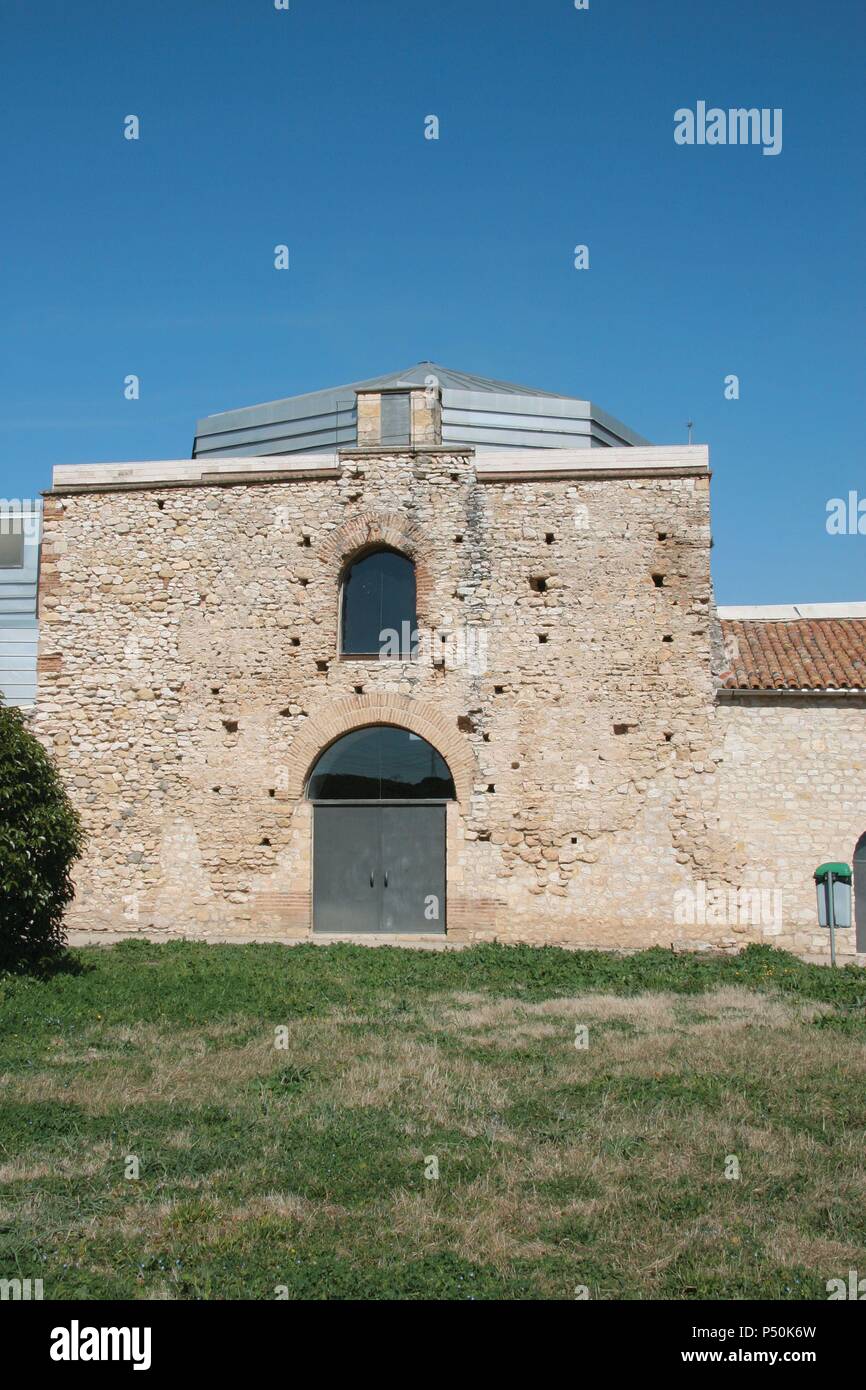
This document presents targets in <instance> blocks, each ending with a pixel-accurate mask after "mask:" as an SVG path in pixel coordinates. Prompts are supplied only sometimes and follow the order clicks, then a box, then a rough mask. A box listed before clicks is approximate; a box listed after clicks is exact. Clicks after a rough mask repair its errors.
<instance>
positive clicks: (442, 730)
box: [286, 693, 475, 810]
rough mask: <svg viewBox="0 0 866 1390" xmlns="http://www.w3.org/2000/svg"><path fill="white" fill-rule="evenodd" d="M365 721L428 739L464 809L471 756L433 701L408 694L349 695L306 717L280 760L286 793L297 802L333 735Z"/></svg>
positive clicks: (472, 768)
mask: <svg viewBox="0 0 866 1390" xmlns="http://www.w3.org/2000/svg"><path fill="white" fill-rule="evenodd" d="M369 724H394V725H396V726H397V727H398V728H400V729H408V730H409V732H410V733H412V734H418V735H419V737H420V738H424V739H426V740H427V742H428V743H432V745H433V747H434V748H435V749H436V750H437V752H439V753H441V754H442V757H443V758H444V759H445V761H446V763H447V764H448V766H449V768H450V770H451V776H452V777H453V778H454V790H455V791H456V793H457V801H458V802H459V804H460V805H461V806H462V807H463V808H464V810H465V809H467V808H468V805H469V799H470V797H471V795H472V784H473V781H474V776H475V760H474V757H473V755H472V752H471V750H470V748H469V745H468V744H467V743H466V741H465V739H464V737H463V736H462V735H461V734H460V733H458V731H457V728H456V726H455V725H454V724H453V723H450V722H449V720H448V719H447V718H446V716H445V715H443V714H441V713H440V711H439V710H438V709H437V708H436V706H435V705H429V704H426V703H425V702H424V701H421V700H413V699H410V697H409V696H408V695H377V694H373V693H371V694H369V695H354V696H350V697H347V698H346V699H343V700H334V701H333V702H332V703H331V704H329V705H327V706H325V707H324V708H323V709H320V710H319V711H318V712H317V713H316V714H314V715H311V716H310V718H309V719H308V720H307V722H306V724H305V725H304V727H303V729H302V730H301V732H300V733H299V734H298V736H297V737H296V739H295V741H294V743H293V744H292V746H291V748H290V749H289V755H288V758H287V761H286V772H287V786H286V790H287V792H288V795H289V797H290V798H291V799H292V800H294V801H299V800H300V799H301V797H302V796H303V795H304V788H305V787H306V783H307V777H308V776H309V773H310V771H311V770H312V767H313V764H314V763H315V762H316V759H317V758H318V757H319V755H320V754H321V753H323V752H324V750H325V749H326V748H328V747H329V746H330V745H331V744H332V743H333V742H334V741H335V740H336V739H338V738H341V737H342V735H343V734H348V733H351V731H352V730H353V729H363V728H364V727H365V726H367V725H369Z"/></svg>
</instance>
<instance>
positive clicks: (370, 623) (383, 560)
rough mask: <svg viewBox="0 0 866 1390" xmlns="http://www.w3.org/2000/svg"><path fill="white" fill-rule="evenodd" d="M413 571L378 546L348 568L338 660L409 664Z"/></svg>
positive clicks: (409, 564)
mask: <svg viewBox="0 0 866 1390" xmlns="http://www.w3.org/2000/svg"><path fill="white" fill-rule="evenodd" d="M415 604H416V597H415V566H414V564H413V563H412V561H411V560H410V559H409V558H408V556H406V555H401V553H400V551H399V550H391V549H388V548H387V547H384V546H382V547H380V548H379V549H377V550H370V551H367V552H366V554H364V555H360V556H359V557H358V558H357V559H356V560H354V561H353V562H352V564H350V565H349V567H348V568H347V570H346V572H345V574H344V576H343V583H342V587H341V593H340V655H341V656H356V657H364V656H366V657H375V658H376V659H377V660H378V659H380V658H384V659H388V658H389V657H390V658H391V659H396V660H400V661H410V660H411V657H412V644H413V641H415V640H416V639H415V637H414V633H415V629H416V626H417V621H418V619H417V614H416V611H415Z"/></svg>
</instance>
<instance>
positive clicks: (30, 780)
mask: <svg viewBox="0 0 866 1390" xmlns="http://www.w3.org/2000/svg"><path fill="white" fill-rule="evenodd" d="M81 848H82V834H81V825H80V823H79V820H78V815H77V813H76V811H75V809H74V808H73V806H72V803H71V802H70V800H69V798H68V797H67V795H66V792H65V790H64V788H63V784H62V782H61V781H60V778H59V776H58V774H57V771H56V769H55V767H54V764H53V763H52V761H51V759H50V758H49V756H48V754H47V753H46V751H45V749H44V748H43V747H42V744H41V743H40V742H39V741H38V739H36V738H34V737H33V735H32V734H31V733H30V732H29V731H28V730H27V728H26V727H25V724H24V720H23V717H22V715H21V712H20V710H17V709H9V708H7V707H6V706H4V705H0V970H15V969H20V968H22V967H32V966H34V965H38V964H39V962H40V961H43V960H44V959H45V958H46V957H51V956H56V955H58V954H59V953H60V952H61V951H62V950H63V948H64V945H65V933H64V930H63V911H64V908H65V907H66V905H67V903H69V902H70V901H71V900H72V897H73V888H72V881H71V879H70V874H69V871H70V869H71V867H72V865H73V864H74V862H75V860H76V859H77V858H78V856H79V855H80V853H81Z"/></svg>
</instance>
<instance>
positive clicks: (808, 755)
mask: <svg viewBox="0 0 866 1390" xmlns="http://www.w3.org/2000/svg"><path fill="white" fill-rule="evenodd" d="M718 719H719V725H720V730H721V734H722V744H723V749H724V760H723V762H722V765H721V769H720V785H719V827H720V832H721V833H723V834H728V835H730V836H731V837H732V838H733V839H735V840H736V841H737V842H738V846H737V847H738V850H739V852H740V853H741V854H742V856H743V857H744V858H745V859H746V860H747V862H748V875H749V880H750V882H751V883H756V884H762V885H766V886H768V887H770V888H771V889H772V890H774V891H775V892H776V893H777V894H778V900H777V902H778V906H779V908H780V912H779V913H778V914H776V913H774V914H773V916H774V918H777V920H773V921H770V922H765V923H762V924H761V927H760V933H757V932H752V933H751V935H752V936H755V937H759V939H764V940H767V941H769V942H770V943H771V944H773V945H781V946H785V947H787V948H788V949H789V950H792V951H796V952H798V953H799V954H804V955H824V954H826V953H827V952H828V951H829V933H828V932H827V931H826V930H823V931H822V930H821V929H820V928H819V927H818V925H817V907H816V901H815V886H814V883H813V881H812V874H813V871H814V870H815V869H816V868H817V866H818V865H819V864H822V863H826V862H828V861H834V860H841V861H843V862H845V863H848V864H850V863H851V862H852V859H853V856H854V847H855V845H856V843H857V840H858V839H859V837H860V836H861V835H862V834H863V832H864V831H866V699H864V698H863V697H844V696H843V697H836V698H833V697H829V698H828V697H824V696H821V697H815V696H805V697H801V696H789V695H776V696H773V695H770V696H765V695H755V696H748V695H745V696H744V695H738V696H737V697H736V700H735V701H732V702H731V703H729V704H725V705H722V706H720V708H719V711H718ZM837 952H838V954H839V956H840V957H843V956H846V957H848V958H850V959H854V958H855V932H854V928H853V927H852V928H851V929H850V931H841V932H839V933H838V934H837Z"/></svg>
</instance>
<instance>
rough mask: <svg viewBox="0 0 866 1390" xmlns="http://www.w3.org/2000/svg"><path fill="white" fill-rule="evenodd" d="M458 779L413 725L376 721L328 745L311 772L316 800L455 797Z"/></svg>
mask: <svg viewBox="0 0 866 1390" xmlns="http://www.w3.org/2000/svg"><path fill="white" fill-rule="evenodd" d="M454 794H455V793H454V782H453V780H452V777H451V773H450V771H449V770H448V764H447V763H446V761H445V759H444V758H443V757H442V755H441V753H437V751H436V749H435V748H434V747H433V746H432V744H429V743H427V742H426V741H425V740H424V739H423V738H420V737H419V735H418V734H411V733H410V732H409V730H408V729H398V728H395V727H394V726H393V725H390V724H375V725H371V726H368V727H367V728H364V729H354V730H353V731H352V732H351V733H349V734H344V735H343V737H342V738H340V739H337V742H336V743H332V744H331V746H330V748H326V749H325V751H324V753H323V754H322V756H321V757H320V758H319V760H318V762H317V763H316V766H315V767H314V768H313V771H312V773H311V774H310V780H309V783H308V785H307V795H308V796H309V798H310V800H311V801H450V800H453V799H454Z"/></svg>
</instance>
